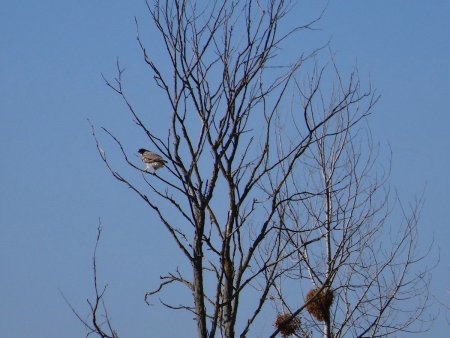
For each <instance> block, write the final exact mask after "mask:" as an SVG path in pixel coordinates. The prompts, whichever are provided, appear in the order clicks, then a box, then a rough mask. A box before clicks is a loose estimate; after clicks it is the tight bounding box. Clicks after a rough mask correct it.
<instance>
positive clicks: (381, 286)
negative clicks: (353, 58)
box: [273, 67, 430, 338]
mask: <svg viewBox="0 0 450 338" xmlns="http://www.w3.org/2000/svg"><path fill="white" fill-rule="evenodd" d="M334 69H335V74H336V79H337V81H336V83H335V85H334V86H333V87H332V88H333V89H332V91H331V92H330V93H328V95H324V93H323V92H321V91H320V90H319V91H316V89H315V88H317V87H318V84H314V81H315V80H313V79H319V78H320V77H319V76H318V73H317V71H315V72H314V73H313V76H312V77H310V78H309V79H308V81H307V82H306V83H307V84H308V85H307V86H301V85H300V84H298V90H299V92H300V93H301V96H302V101H303V107H304V109H305V111H308V112H309V114H310V115H311V117H312V116H318V115H319V112H321V113H320V114H321V115H319V117H318V118H320V119H322V120H323V119H326V117H327V116H328V115H330V114H332V110H330V109H331V108H332V107H333V106H334V105H335V102H336V100H337V101H340V100H341V98H342V97H345V96H346V93H347V87H346V85H345V84H344V82H343V80H342V78H341V76H340V74H339V72H338V71H337V68H335V67H334ZM353 79H354V75H352V76H351V79H350V82H352V81H353ZM316 81H317V80H316ZM311 84H313V85H312V86H311ZM311 88H313V89H312V90H311ZM324 97H326V98H328V99H324ZM311 102H315V103H316V105H315V108H316V111H315V112H314V111H313V110H312V105H311ZM364 116H365V111H364V110H363V111H361V110H360V107H359V106H358V105H351V104H350V105H348V106H347V107H346V109H345V110H344V111H342V112H341V113H340V114H338V115H336V116H335V117H334V118H333V119H329V120H327V121H326V123H324V124H322V125H321V126H320V127H319V128H317V129H316V130H315V131H314V137H313V139H315V140H316V142H314V143H313V144H311V145H310V147H308V149H307V151H306V152H305V153H304V156H303V157H302V159H301V161H300V165H301V166H302V168H303V170H302V172H301V173H299V174H298V175H295V176H292V177H291V178H292V181H291V182H290V184H287V185H285V186H284V188H286V192H285V195H286V196H291V195H292V191H308V193H309V197H308V198H304V199H301V200H298V201H295V203H287V204H284V205H283V206H282V208H280V209H279V210H280V213H279V218H280V219H279V224H280V227H281V228H282V229H283V232H284V239H285V241H286V243H288V245H287V246H286V252H287V253H288V255H289V260H286V261H285V262H284V264H283V265H282V266H280V267H279V268H280V269H281V270H284V273H283V272H280V273H279V274H280V275H281V276H282V277H281V278H280V281H279V283H278V284H277V286H276V287H275V288H274V289H273V290H275V293H274V295H273V298H276V299H278V301H279V304H280V305H281V306H282V308H287V309H289V311H290V312H293V313H300V312H301V311H303V312H309V315H307V314H305V315H304V316H303V317H302V319H303V321H302V323H303V327H304V329H311V330H312V331H316V332H322V333H323V336H324V337H336V338H337V337H386V336H392V335H393V334H394V333H396V332H399V331H406V332H413V331H414V330H417V331H421V330H424V326H422V325H421V324H423V321H421V318H422V316H423V314H424V312H425V311H426V310H427V307H428V306H429V293H428V285H429V278H430V274H429V269H428V268H427V267H426V266H422V267H420V264H419V263H420V262H421V261H423V259H424V258H425V256H426V252H425V254H422V255H421V254H419V252H418V251H417V224H418V215H419V213H420V208H421V205H422V201H421V200H419V201H417V203H415V204H413V205H411V206H410V209H409V210H405V209H404V207H403V206H402V205H401V203H400V200H398V204H399V205H400V211H401V214H400V215H398V214H397V215H396V214H395V213H393V205H391V203H390V195H391V194H390V192H389V186H388V185H387V178H388V176H389V171H387V172H386V171H383V170H382V169H383V168H382V167H381V166H380V165H378V166H377V164H379V161H378V160H379V157H378V153H379V152H378V151H379V148H378V147H377V146H375V145H374V144H373V141H372V137H371V134H370V129H369V128H368V125H367V124H365V123H362V122H366V121H364ZM279 139H280V143H282V142H283V139H285V138H283V136H282V135H280V137H279ZM287 271H289V272H288V273H287V274H286V273H285V272H287ZM287 277H289V278H287ZM286 279H292V280H294V281H295V282H296V283H298V282H300V283H301V286H302V289H303V297H302V301H301V302H300V304H298V300H296V302H291V301H289V300H290V299H291V297H289V293H290V292H291V289H290V288H289V285H286V284H288V283H285V281H286ZM284 290H288V291H287V292H285V291H284ZM295 303H297V304H295ZM304 310H306V311H304Z"/></svg>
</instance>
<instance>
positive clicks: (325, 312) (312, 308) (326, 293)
mask: <svg viewBox="0 0 450 338" xmlns="http://www.w3.org/2000/svg"><path fill="white" fill-rule="evenodd" d="M333 300H334V292H333V290H332V289H331V288H324V289H322V290H321V289H320V288H315V289H312V290H310V291H309V292H308V294H307V295H306V299H305V301H306V309H307V310H308V312H309V313H310V314H311V315H313V316H314V317H315V318H316V319H317V320H318V321H321V322H324V321H329V320H330V308H331V305H332V304H333Z"/></svg>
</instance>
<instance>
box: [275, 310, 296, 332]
mask: <svg viewBox="0 0 450 338" xmlns="http://www.w3.org/2000/svg"><path fill="white" fill-rule="evenodd" d="M291 316H292V314H290V313H282V314H279V315H278V316H277V320H276V321H275V326H276V327H277V329H278V330H280V332H281V334H282V335H283V336H284V337H288V336H290V335H293V334H294V333H296V332H297V331H298V330H299V329H300V318H298V317H293V318H291Z"/></svg>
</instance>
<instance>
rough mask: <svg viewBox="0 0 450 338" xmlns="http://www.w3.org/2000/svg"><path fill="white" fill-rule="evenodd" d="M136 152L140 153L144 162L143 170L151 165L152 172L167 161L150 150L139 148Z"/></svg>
mask: <svg viewBox="0 0 450 338" xmlns="http://www.w3.org/2000/svg"><path fill="white" fill-rule="evenodd" d="M138 153H139V154H141V160H142V162H144V163H145V171H147V170H148V169H149V168H150V167H152V168H153V172H155V171H156V170H157V169H159V168H162V167H164V166H165V164H166V163H167V161H165V160H164V159H163V158H162V157H161V156H159V155H158V154H155V153H154V152H151V151H150V150H147V149H144V148H141V149H139V150H138Z"/></svg>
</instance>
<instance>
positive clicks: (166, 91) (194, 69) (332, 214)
mask: <svg viewBox="0 0 450 338" xmlns="http://www.w3.org/2000/svg"><path fill="white" fill-rule="evenodd" d="M147 7H148V10H149V14H150V16H151V18H152V22H153V24H154V27H156V28H157V30H158V32H159V33H160V36H161V37H162V40H163V42H164V48H165V52H166V55H167V59H168V60H169V64H170V65H169V67H165V66H160V65H159V64H158V62H157V61H156V60H155V59H154V58H153V57H152V55H153V54H152V53H153V50H152V48H158V49H160V48H161V47H160V46H157V47H149V46H148V45H146V44H145V43H144V41H143V38H142V37H141V35H140V33H139V25H138V24H137V22H136V26H137V28H138V29H137V39H138V43H139V45H140V47H141V50H142V53H143V57H144V59H145V62H146V64H147V65H148V66H149V69H150V71H151V72H152V74H153V78H154V80H155V83H156V85H157V87H158V88H159V89H160V90H161V92H162V94H163V95H164V96H165V97H166V99H167V102H168V109H167V110H168V111H167V115H165V117H166V121H167V122H168V123H167V129H165V130H161V129H159V130H155V129H154V128H152V123H151V121H152V119H161V115H160V114H159V115H150V116H145V115H143V114H141V113H139V112H138V111H137V110H136V109H135V107H134V106H133V104H132V102H130V100H129V98H128V96H127V95H126V91H125V90H124V83H123V78H122V76H123V69H122V68H121V66H120V65H119V64H117V70H118V75H117V77H116V78H115V81H109V80H107V79H106V78H105V80H106V83H107V85H108V86H110V87H111V88H112V89H113V90H114V91H115V92H116V93H117V94H119V95H120V96H121V97H122V99H123V100H124V102H125V104H126V106H127V108H128V111H129V113H130V115H131V118H132V119H133V121H134V122H135V124H136V127H137V128H138V129H139V130H140V131H142V132H143V133H144V134H145V135H146V137H147V139H148V142H149V145H150V146H151V148H152V151H155V152H158V153H159V154H160V155H161V156H162V157H163V158H164V159H165V160H166V161H167V162H168V163H167V165H166V167H165V169H160V171H158V173H156V172H153V173H149V172H147V171H145V170H142V169H141V168H142V166H141V164H137V163H135V161H134V160H133V157H131V155H130V154H131V153H134V152H135V151H136V150H137V148H138V147H140V146H141V145H139V146H138V147H137V148H136V149H132V150H128V149H125V147H124V146H123V144H122V140H120V139H119V138H117V137H116V136H115V135H114V133H113V132H112V131H110V130H107V129H105V128H103V130H104V131H105V132H106V133H107V135H109V136H110V137H112V139H113V140H114V141H115V142H116V144H117V146H118V149H119V150H120V152H121V153H122V154H123V158H124V161H125V162H126V163H127V164H128V165H129V166H130V171H129V172H126V173H120V172H118V170H116V169H115V166H114V164H113V163H112V162H111V161H110V160H109V157H107V154H106V152H105V151H104V150H103V149H102V147H101V144H100V140H99V137H98V136H97V134H96V132H95V130H94V129H93V134H94V137H95V140H96V142H97V147H98V150H99V153H100V156H101V158H102V160H103V161H104V162H105V164H106V165H107V167H108V169H109V171H110V172H111V174H112V175H113V176H114V177H115V178H116V179H117V180H119V181H120V182H122V183H124V184H125V185H127V186H128V187H129V188H131V189H132V190H133V191H134V192H136V193H137V194H138V196H139V197H141V198H142V200H143V201H144V202H145V203H146V204H147V205H148V206H149V208H151V209H152V210H153V211H154V213H155V215H156V216H157V217H158V218H159V220H160V222H161V224H162V225H163V226H164V227H165V228H166V229H167V231H168V232H169V233H170V234H171V236H172V238H173V240H174V242H175V243H176V244H177V246H178V248H179V250H180V252H181V253H182V255H183V256H184V257H185V258H186V261H187V262H188V263H189V264H190V267H191V268H192V277H188V276H186V275H184V274H183V273H182V272H181V271H180V270H178V269H176V271H174V272H172V273H168V274H167V275H165V276H161V279H162V282H161V284H160V285H159V286H158V287H156V288H155V289H154V290H153V291H150V292H148V293H147V294H146V297H145V298H146V301H150V299H151V298H152V297H153V296H154V295H156V294H159V293H161V292H164V290H165V289H166V288H168V287H171V286H175V287H177V286H180V287H184V288H186V290H187V292H188V293H190V294H192V296H193V299H192V303H188V304H182V305H179V304H169V303H167V302H164V301H162V304H163V305H165V306H167V307H169V308H172V309H176V310H185V311H189V312H192V313H193V314H194V317H195V319H196V323H197V332H198V337H217V336H219V337H228V338H232V337H235V336H236V335H238V336H240V337H246V336H249V335H251V333H250V332H251V330H252V329H254V328H255V326H256V325H257V319H258V318H259V317H260V316H261V315H262V314H263V313H264V311H265V309H267V308H269V306H268V305H271V304H272V305H273V303H274V301H275V303H277V304H278V300H280V301H281V302H282V304H283V306H285V308H289V311H287V312H286V313H283V314H279V317H278V319H277V323H278V324H277V327H276V329H274V332H273V334H272V336H275V335H276V334H277V333H278V332H281V333H282V334H283V335H286V336H287V335H291V334H296V335H304V336H306V335H307V333H306V331H304V330H303V326H304V324H303V321H300V319H299V317H298V315H299V314H300V313H301V312H302V311H303V310H304V309H305V308H306V307H307V305H308V303H309V304H312V303H313V301H314V299H316V300H317V299H318V298H320V297H319V296H320V295H321V293H320V292H322V291H323V290H331V287H333V288H334V290H333V292H334V293H335V297H336V299H338V300H339V301H335V302H334V307H335V308H337V309H339V311H340V312H339V313H340V315H339V316H333V317H331V316H328V317H327V318H326V323H327V325H326V332H325V334H326V336H327V337H331V335H332V332H334V334H338V335H344V334H346V333H347V331H352V330H353V331H355V332H362V328H365V327H367V332H366V333H362V336H365V335H366V334H369V332H378V331H379V330H378V329H379V328H380V327H386V325H387V324H385V322H384V321H382V319H383V314H384V312H385V310H384V308H389V306H384V305H381V307H379V308H380V311H379V314H378V318H379V319H378V320H376V319H375V318H370V319H369V318H366V319H364V318H362V317H363V315H362V314H364V313H365V314H368V315H369V314H372V313H373V312H369V310H367V311H365V310H364V309H363V306H365V305H369V304H373V302H372V303H370V302H369V301H368V300H367V298H370V299H371V297H372V295H368V294H367V295H364V294H363V293H362V294H361V293H360V292H362V291H359V290H361V287H364V286H366V287H368V288H367V289H368V290H372V285H367V283H369V282H368V281H366V280H364V278H363V275H359V276H360V277H359V279H357V280H358V283H360V284H359V285H357V284H355V285H353V283H355V280H354V279H355V278H356V277H353V278H350V277H349V278H347V279H345V278H346V276H347V275H346V274H344V272H343V270H345V269H347V270H350V269H354V270H356V272H355V273H354V274H353V276H358V270H360V267H359V265H361V266H363V267H366V265H365V262H366V261H367V260H369V259H372V261H371V262H372V265H371V266H372V267H373V268H369V269H368V270H367V272H370V273H377V272H378V270H377V269H382V270H383V271H385V270H388V269H389V268H390V267H397V265H395V264H396V263H397V260H396V257H397V253H398V251H400V250H402V249H403V248H404V247H405V245H407V243H408V240H410V239H413V237H411V236H412V234H413V230H414V226H415V223H414V222H412V223H411V224H410V225H409V227H408V229H409V230H410V231H409V233H408V235H406V236H403V237H401V238H400V242H399V243H397V242H395V243H394V245H397V247H395V246H394V252H392V253H391V260H389V259H388V262H387V265H386V266H385V267H384V268H383V266H380V265H378V264H377V262H378V257H379V252H377V251H376V249H377V248H376V247H375V246H373V245H371V244H372V243H371V242H372V238H373V237H374V236H375V235H376V234H377V233H379V232H380V231H381V230H372V229H371V228H370V224H369V223H370V221H373V222H375V223H376V221H375V220H373V215H374V214H376V213H377V212H378V211H379V210H384V209H383V208H384V206H385V204H384V203H383V202H381V204H380V205H378V206H376V205H375V203H376V201H372V200H371V197H372V196H373V194H374V192H375V191H377V190H378V189H379V188H380V187H382V183H383V181H382V180H381V181H376V182H377V183H376V184H375V186H369V187H367V186H361V185H360V183H359V182H360V180H361V179H363V178H364V176H365V175H366V174H367V173H368V169H370V166H371V165H372V164H373V159H372V158H370V157H369V158H368V159H367V160H366V166H367V168H365V169H364V170H363V171H362V172H361V171H359V170H358V169H359V166H360V165H361V164H360V162H359V161H360V160H359V158H358V156H359V153H358V152H357V150H356V149H354V147H355V146H356V144H355V143H354V142H353V141H352V136H351V135H352V134H351V133H350V130H351V129H352V128H354V126H356V125H358V124H359V122H361V121H362V120H363V119H364V118H365V116H367V115H368V114H369V111H370V110H371V108H372V107H373V105H374V103H375V102H376V99H377V97H376V96H374V94H373V93H372V91H371V90H370V88H369V89H368V90H367V91H363V90H362V89H361V86H360V83H359V81H358V78H357V74H356V73H354V74H352V77H351V78H350V79H349V80H348V81H347V82H346V83H344V81H343V80H342V79H341V81H340V82H339V88H338V90H337V91H335V92H334V93H333V96H332V98H331V99H330V100H329V102H328V104H327V105H326V107H325V99H324V97H323V95H324V92H323V91H322V90H321V86H323V83H324V79H323V77H324V74H325V71H326V69H327V68H326V67H323V68H319V67H318V66H315V65H316V63H315V55H316V53H318V52H319V50H314V51H312V52H311V53H308V54H302V53H300V52H298V57H297V58H296V59H294V60H292V61H290V62H288V61H285V62H283V63H281V64H280V63H279V61H278V60H279V55H278V53H279V52H280V51H281V50H282V49H283V47H286V46H288V45H287V42H288V41H292V40H293V39H292V38H293V37H294V36H295V35H296V34H297V33H299V32H302V31H305V30H308V29H311V28H312V25H313V24H314V23H315V20H314V21H311V22H309V23H307V24H304V25H300V26H295V27H287V26H286V25H283V24H282V23H283V22H284V21H283V19H284V18H285V16H286V15H287V13H288V12H289V11H290V10H291V8H292V4H291V2H289V1H283V0H270V1H264V2H261V1H252V0H247V1H227V0H224V1H189V0H174V1H158V0H156V1H155V2H154V3H153V4H150V3H147ZM308 64H310V65H313V67H312V75H311V77H310V78H308V77H306V78H305V82H304V83H303V84H301V81H300V79H301V78H302V74H306V69H311V66H308ZM304 69H305V71H303V70H304ZM292 95H294V99H293V98H292V97H293V96H292ZM300 98H301V100H300ZM320 105H322V106H320ZM320 108H323V109H320ZM354 112H356V114H354ZM147 121H150V122H147ZM330 126H337V128H335V129H334V130H331V128H330ZM334 143H335V145H334ZM329 147H331V150H329ZM352 151H353V154H352ZM344 153H347V155H348V157H349V158H350V160H351V161H353V162H349V163H346V165H347V167H345V169H346V170H347V169H348V170H347V171H345V170H342V169H343V168H344V167H342V164H341V162H342V161H344V160H343V159H344V155H343V154H344ZM352 156H353V157H352ZM133 171H134V172H136V171H138V172H140V173H141V175H140V177H139V179H137V180H136V178H135V175H134V176H133V175H132V174H133ZM335 172H341V174H340V175H343V176H342V177H341V176H339V174H337V173H336V174H335ZM305 174H308V175H309V177H308V179H304V180H303V179H302V178H304V177H305ZM359 175H362V176H359ZM318 178H322V179H323V181H324V182H325V185H323V184H321V183H322V181H317V180H318ZM142 183H144V185H145V187H144V188H142ZM378 183H379V184H378ZM370 189H372V191H371V190H370ZM355 194H356V195H357V196H356V197H355V196H354V195H355ZM341 195H343V196H344V197H346V198H347V201H346V202H345V201H343V200H341ZM365 196H367V197H365ZM364 198H365V200H364ZM323 199H324V200H325V201H326V203H325V204H323V203H322V204H320V203H321V202H320V200H323ZM340 203H344V204H343V205H341V204H340ZM361 203H363V204H364V203H368V204H369V205H368V206H367V208H366V207H364V206H361ZM303 211H306V214H302V213H303ZM303 216H307V217H308V219H307V220H303V219H302V217H303ZM362 219H363V220H366V221H365V222H364V224H363V227H359V222H360V221H361V220H362ZM383 220H384V218H382V219H381V220H379V221H378V223H376V225H377V226H378V229H382V224H383V222H382V221H383ZM412 221H414V219H413V220H412ZM408 224H409V223H408ZM366 228H369V230H370V231H368V232H364V231H365V230H366ZM402 238H403V240H402ZM358 241H359V242H358ZM322 243H326V246H325V251H323V252H322V251H320V250H319V249H316V246H319V245H322ZM409 243H411V244H412V243H413V241H411V242H409ZM366 246H367V247H369V248H372V249H371V250H370V249H368V250H369V251H368V252H367V251H363V252H362V253H358V252H359V251H358V248H363V249H365V247H366ZM310 248H311V249H310ZM410 248H411V249H412V247H410ZM369 253H372V256H370V255H369ZM388 258H389V257H388ZM406 263H407V265H406V266H403V268H404V269H405V271H406V270H407V269H408V268H409V265H410V264H412V263H414V259H413V258H412V256H411V257H410V258H409V259H407V260H406ZM373 269H375V270H373ZM399 269H402V267H399ZM361 273H362V272H361ZM393 274H394V275H393V276H394V277H397V276H398V275H397V274H396V273H395V272H393ZM401 275H402V274H401V271H400V276H401ZM381 277H382V275H380V278H381ZM383 277H384V275H383ZM291 278H295V279H296V280H301V281H302V282H303V280H305V279H307V280H309V281H311V282H312V283H314V284H315V285H316V286H317V287H318V288H319V291H320V292H319V293H318V294H317V295H316V296H315V297H313V298H312V299H311V300H310V301H309V302H308V303H306V304H302V305H300V306H297V308H293V307H292V308H291V307H289V306H291V305H290V304H288V303H289V302H288V301H287V299H289V298H288V297H287V296H286V295H287V292H288V291H286V290H284V289H283V288H282V287H281V282H280V281H283V280H285V279H291ZM394 280H395V281H398V279H394ZM408 281H409V280H408ZM388 282H389V281H387V280H386V283H388ZM342 283H347V285H345V287H344V286H343V284H342ZM365 283H366V284H365ZM399 283H400V285H399V289H400V288H401V286H403V284H405V283H407V281H406V280H400V281H399ZM341 285H342V289H339V287H341ZM382 285H384V284H383V283H381V282H379V283H378V284H377V285H374V286H378V287H381V286H382ZM355 287H356V288H357V291H356V292H355V293H354V295H353V294H352V292H351V291H353V290H354V288H355ZM341 290H342V291H341ZM390 291H391V289H389V290H387V291H386V292H390ZM397 294H398V293H397ZM248 295H251V297H249V296H248ZM384 295H385V294H384V293H383V296H380V298H379V302H380V303H381V304H385V303H386V302H387V303H388V304H387V305H389V304H390V303H391V302H390V301H385V299H384V298H383V297H384ZM411 296H412V295H411ZM355 297H356V298H355ZM395 297H396V294H394V295H391V299H395ZM249 298H250V299H251V302H246V303H245V304H243V301H244V299H245V300H248V299H249ZM295 298H297V299H298V295H296V296H295ZM355 299H356V301H355ZM350 300H351V304H356V305H355V306H353V307H348V306H347V303H346V301H350ZM356 309H358V310H356ZM390 309H393V307H390ZM359 311H361V313H360V312H359ZM370 311H372V309H370ZM271 320H272V319H271ZM302 320H303V317H302ZM364 320H366V321H367V322H368V323H373V324H371V325H369V326H364V325H363V324H364ZM273 322H274V323H275V316H274V317H273ZM336 323H339V325H340V327H339V329H337V325H338V324H336ZM305 324H306V325H310V323H309V322H308V323H305ZM406 324H407V323H406ZM406 324H405V327H406V326H407V325H406ZM311 325H312V324H311ZM402 325H403V324H402ZM401 328H403V326H402V327H401ZM353 331H352V332H353Z"/></svg>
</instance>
